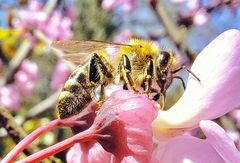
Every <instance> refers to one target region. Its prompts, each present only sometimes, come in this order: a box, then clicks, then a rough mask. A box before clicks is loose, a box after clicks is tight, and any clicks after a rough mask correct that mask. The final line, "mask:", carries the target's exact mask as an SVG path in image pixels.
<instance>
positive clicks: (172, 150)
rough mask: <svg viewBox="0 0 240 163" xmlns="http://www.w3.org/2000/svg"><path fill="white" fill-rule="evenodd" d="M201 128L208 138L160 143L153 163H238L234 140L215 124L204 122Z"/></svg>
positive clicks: (180, 137)
mask: <svg viewBox="0 0 240 163" xmlns="http://www.w3.org/2000/svg"><path fill="white" fill-rule="evenodd" d="M200 127H201V129H202V131H203V132H204V134H205V136H206V137H207V138H206V139H205V140H204V139H199V138H196V137H193V136H177V137H174V138H172V139H170V140H168V141H162V142H159V143H158V146H157V148H156V149H155V151H154V152H153V158H152V162H153V163H156V162H164V163H181V162H194V163H202V162H217V163H221V162H222V163H225V162H238V161H239V160H240V153H239V151H238V150H237V148H236V146H235V145H234V143H233V141H232V139H231V138H230V137H228V135H227V133H226V132H225V131H224V130H223V129H222V128H221V127H220V126H219V125H217V124H216V123H215V122H213V121H210V120H202V121H201V122H200Z"/></svg>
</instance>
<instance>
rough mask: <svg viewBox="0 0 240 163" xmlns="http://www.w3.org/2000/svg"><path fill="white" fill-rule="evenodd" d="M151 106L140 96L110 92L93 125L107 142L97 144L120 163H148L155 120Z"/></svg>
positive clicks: (102, 141)
mask: <svg viewBox="0 0 240 163" xmlns="http://www.w3.org/2000/svg"><path fill="white" fill-rule="evenodd" d="M156 113H157V111H156V109H155V103H154V102H152V101H151V100H149V98H147V97H146V96H144V95H139V96H137V95H136V94H135V93H133V92H131V91H125V90H121V91H117V92H114V93H113V94H112V95H111V96H110V98H109V99H108V100H107V101H106V102H105V103H104V104H103V106H102V108H101V110H100V112H99V114H98V116H97V117H96V119H95V122H94V124H96V125H97V126H98V125H100V126H101V127H102V128H103V129H102V130H103V133H102V134H104V133H105V132H107V133H111V135H112V136H113V138H111V139H110V140H102V139H101V140H99V142H100V143H101V144H102V146H103V147H104V149H105V150H107V151H109V152H112V153H113V154H114V156H115V157H116V159H117V160H122V159H123V160H122V161H123V162H129V161H130V162H148V161H149V160H150V158H151V155H150V153H152V127H151V124H152V121H153V119H154V118H155V117H156Z"/></svg>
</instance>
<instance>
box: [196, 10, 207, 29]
mask: <svg viewBox="0 0 240 163" xmlns="http://www.w3.org/2000/svg"><path fill="white" fill-rule="evenodd" d="M208 19H209V15H208V13H207V12H206V11H205V10H203V9H200V10H198V11H197V12H196V13H195V14H194V16H193V22H194V24H195V25H199V26H201V25H204V24H206V23H207V22H208Z"/></svg>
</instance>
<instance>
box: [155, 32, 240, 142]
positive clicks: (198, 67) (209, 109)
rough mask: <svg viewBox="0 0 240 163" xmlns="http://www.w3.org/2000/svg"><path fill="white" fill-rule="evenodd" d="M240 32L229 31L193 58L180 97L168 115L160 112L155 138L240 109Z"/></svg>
mask: <svg viewBox="0 0 240 163" xmlns="http://www.w3.org/2000/svg"><path fill="white" fill-rule="evenodd" d="M239 51H240V32H239V31H238V30H228V31H226V32H224V33H223V34H221V35H220V36H218V37H217V38H216V39H215V40H213V41H212V42H211V43H210V44H209V45H208V46H207V47H206V48H205V49H204V50H203V51H202V52H201V53H200V54H199V55H198V57H197V58H196V60H195V62H194V64H193V66H192V68H191V71H193V72H194V73H195V74H196V75H197V76H198V77H199V78H200V80H201V82H198V81H197V80H196V79H195V78H194V77H193V76H191V75H190V76H189V81H188V85H187V88H186V91H185V92H184V94H183V96H182V97H181V98H180V99H179V101H178V102H177V103H176V104H175V105H174V106H173V107H172V108H171V109H169V110H168V111H159V113H158V118H157V119H156V120H155V121H154V124H153V129H154V133H155V136H156V137H158V138H166V137H172V136H175V135H178V134H181V133H183V132H185V131H186V130H188V129H191V128H193V127H195V126H197V125H198V123H199V121H200V120H203V119H214V118H217V117H220V116H222V115H224V114H225V113H227V112H229V111H230V110H232V109H233V108H236V107H238V106H240V101H239V99H240V87H239V83H240V75H239V74H240V53H239Z"/></svg>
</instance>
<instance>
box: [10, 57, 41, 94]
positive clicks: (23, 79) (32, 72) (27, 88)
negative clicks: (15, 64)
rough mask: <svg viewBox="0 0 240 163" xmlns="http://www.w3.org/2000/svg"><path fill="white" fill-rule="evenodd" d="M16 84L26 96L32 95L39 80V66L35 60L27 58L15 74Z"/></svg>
mask: <svg viewBox="0 0 240 163" xmlns="http://www.w3.org/2000/svg"><path fill="white" fill-rule="evenodd" d="M14 79H15V82H14V84H15V85H16V87H17V88H18V90H19V91H20V93H21V94H22V95H24V96H30V95H31V92H32V90H33V88H34V85H35V84H36V82H37V80H38V66H37V64H36V63H35V62H32V61H30V60H28V59H25V60H24V61H23V62H22V64H21V66H20V69H19V71H18V72H17V73H16V74H15V76H14Z"/></svg>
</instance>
